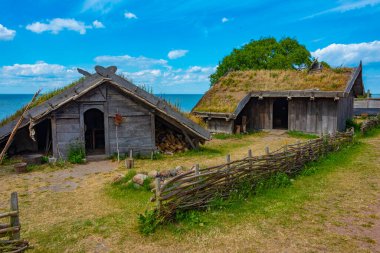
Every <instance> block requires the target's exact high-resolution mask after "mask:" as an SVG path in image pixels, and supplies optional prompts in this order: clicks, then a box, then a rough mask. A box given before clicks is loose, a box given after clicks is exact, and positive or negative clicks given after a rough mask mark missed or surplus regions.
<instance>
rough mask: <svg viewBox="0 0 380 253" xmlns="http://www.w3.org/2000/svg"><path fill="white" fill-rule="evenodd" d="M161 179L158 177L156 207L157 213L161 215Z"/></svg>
mask: <svg viewBox="0 0 380 253" xmlns="http://www.w3.org/2000/svg"><path fill="white" fill-rule="evenodd" d="M160 195H161V178H159V177H156V205H157V211H158V213H160V211H161V199H160Z"/></svg>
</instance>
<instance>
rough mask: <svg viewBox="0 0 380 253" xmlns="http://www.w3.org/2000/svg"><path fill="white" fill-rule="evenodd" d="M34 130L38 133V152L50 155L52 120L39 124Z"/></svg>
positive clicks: (36, 135)
mask: <svg viewBox="0 0 380 253" xmlns="http://www.w3.org/2000/svg"><path fill="white" fill-rule="evenodd" d="M34 129H35V131H36V134H35V138H36V140H37V145H38V151H39V152H41V153H43V154H45V155H47V154H49V153H50V152H51V149H52V147H51V146H52V138H51V121H50V119H45V120H43V121H42V122H40V123H38V124H37V125H36V126H35V127H34Z"/></svg>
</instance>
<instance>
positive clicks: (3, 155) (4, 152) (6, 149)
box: [0, 89, 41, 164]
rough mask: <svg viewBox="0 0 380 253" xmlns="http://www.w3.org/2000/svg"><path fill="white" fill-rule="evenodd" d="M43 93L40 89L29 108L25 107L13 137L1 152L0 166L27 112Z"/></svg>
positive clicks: (28, 105) (11, 136)
mask: <svg viewBox="0 0 380 253" xmlns="http://www.w3.org/2000/svg"><path fill="white" fill-rule="evenodd" d="M40 92H41V89H39V90H38V91H37V92H36V94H34V96H33V98H32V100H31V101H30V102H29V104H27V106H26V107H25V109H24V111H23V113H22V114H21V116H20V119H19V120H18V122H17V124H16V125H15V127H14V128H13V130H12V132H11V135H10V136H9V138H8V141H7V143H6V144H5V146H4V149H3V151H1V154H0V164H2V163H3V159H4V157H5V154H6V153H7V151H8V148H9V146H10V145H11V144H12V141H13V138H14V137H15V135H16V133H17V130H18V128H19V127H20V125H21V123H22V121H23V119H24V114H25V112H27V111H28V110H29V108H30V107H31V106H32V104H33V102H34V101H35V100H36V98H37V97H38V95H39V94H40Z"/></svg>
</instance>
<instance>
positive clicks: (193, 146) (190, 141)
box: [182, 129, 197, 149]
mask: <svg viewBox="0 0 380 253" xmlns="http://www.w3.org/2000/svg"><path fill="white" fill-rule="evenodd" d="M182 133H183V135H185V138H186V140H187V142H189V144H190V146H191V147H192V148H193V149H197V147H196V146H195V145H194V143H193V141H192V140H191V139H190V137H189V135H188V134H187V133H186V131H185V130H183V129H182Z"/></svg>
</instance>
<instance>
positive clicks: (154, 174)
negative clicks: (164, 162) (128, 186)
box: [148, 170, 158, 178]
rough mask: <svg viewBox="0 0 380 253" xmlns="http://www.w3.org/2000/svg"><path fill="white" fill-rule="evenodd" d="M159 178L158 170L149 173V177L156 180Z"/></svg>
mask: <svg viewBox="0 0 380 253" xmlns="http://www.w3.org/2000/svg"><path fill="white" fill-rule="evenodd" d="M157 176H158V172H157V170H152V171H149V172H148V177H151V178H156V177H157Z"/></svg>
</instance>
